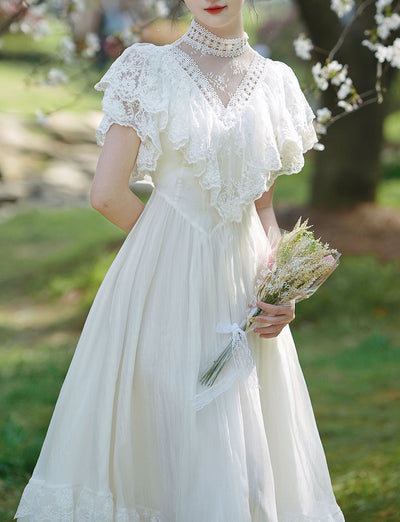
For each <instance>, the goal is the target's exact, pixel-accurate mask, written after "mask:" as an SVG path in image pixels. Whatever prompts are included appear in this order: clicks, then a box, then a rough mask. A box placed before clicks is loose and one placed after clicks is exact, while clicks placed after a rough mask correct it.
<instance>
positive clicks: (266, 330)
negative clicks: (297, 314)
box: [253, 300, 295, 339]
mask: <svg viewBox="0 0 400 522" xmlns="http://www.w3.org/2000/svg"><path fill="white" fill-rule="evenodd" d="M257 306H258V308H260V309H261V310H263V313H262V314H261V315H258V316H257V317H255V318H254V322H255V326H256V327H255V328H254V330H253V331H254V332H255V333H258V334H260V337H263V338H265V339H272V338H273V337H277V336H278V335H279V334H280V333H281V331H282V330H283V328H284V327H285V326H286V325H287V324H289V323H290V321H293V319H294V309H295V302H294V300H293V301H290V303H288V304H284V305H272V304H267V303H263V302H261V301H258V302H257Z"/></svg>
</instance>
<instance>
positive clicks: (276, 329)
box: [254, 324, 286, 338]
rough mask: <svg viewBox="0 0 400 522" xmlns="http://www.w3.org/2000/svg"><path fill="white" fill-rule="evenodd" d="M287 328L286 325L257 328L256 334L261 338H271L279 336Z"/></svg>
mask: <svg viewBox="0 0 400 522" xmlns="http://www.w3.org/2000/svg"><path fill="white" fill-rule="evenodd" d="M285 326H286V324H283V325H279V326H267V327H265V328H256V329H255V330H254V332H255V333H257V334H259V335H260V337H266V338H271V337H276V336H277V335H279V334H280V333H281V331H282V330H283V329H284V327H285Z"/></svg>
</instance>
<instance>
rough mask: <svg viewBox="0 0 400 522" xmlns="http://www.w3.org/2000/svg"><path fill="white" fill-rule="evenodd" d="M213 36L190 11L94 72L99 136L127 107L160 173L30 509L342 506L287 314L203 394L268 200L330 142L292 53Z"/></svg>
mask: <svg viewBox="0 0 400 522" xmlns="http://www.w3.org/2000/svg"><path fill="white" fill-rule="evenodd" d="M198 33H200V34H201V35H202V37H204V41H203V43H200V44H199V41H198V40H199V39H198V38H197V39H196V38H195V39H193V35H196V34H198ZM209 37H210V33H209V34H207V33H206V32H204V31H202V29H201V26H200V28H199V26H198V24H197V23H196V22H192V25H191V28H190V29H189V31H188V33H187V34H186V35H185V36H184V37H183V38H181V39H180V40H177V41H176V42H174V43H173V44H171V45H166V46H162V47H157V46H154V45H152V44H144V43H143V44H134V45H133V46H131V47H130V48H128V49H127V50H126V51H125V52H124V53H123V55H122V56H121V57H120V58H118V59H117V60H116V62H115V63H114V64H113V65H112V66H111V68H110V69H109V71H108V72H107V73H106V74H105V76H104V77H103V78H102V80H101V81H100V82H99V83H98V84H97V86H96V88H97V89H99V90H104V91H105V94H104V100H103V109H104V113H105V115H104V119H103V121H102V123H101V125H100V127H99V129H98V139H99V143H102V142H103V140H104V136H105V133H106V132H107V130H108V128H109V127H110V125H111V124H112V123H114V122H116V123H118V124H120V125H125V126H131V127H133V128H134V129H136V131H137V133H138V135H139V136H140V138H141V140H142V142H141V146H140V149H139V153H138V157H137V161H136V165H135V169H134V172H133V177H134V178H135V179H140V178H143V176H145V175H151V176H152V179H153V182H154V185H155V189H154V191H153V193H152V195H151V197H150V200H149V201H148V203H147V205H146V207H145V209H144V211H143V213H142V214H141V216H140V218H139V220H138V221H137V223H136V225H135V226H134V227H133V229H132V230H131V232H130V233H129V235H128V237H127V239H126V241H125V242H124V245H123V246H122V248H121V250H120V252H119V253H118V255H117V257H116V259H115V261H114V262H113V264H112V266H111V268H110V269H109V271H108V273H107V275H106V277H105V279H104V281H103V283H102V285H101V287H100V289H99V292H98V294H97V296H96V299H95V301H94V303H93V306H92V308H91V310H90V313H89V315H88V318H87V321H86V324H85V326H84V329H83V332H82V335H81V338H80V340H79V344H78V346H77V349H76V352H75V355H74V357H73V360H72V363H71V365H70V368H69V371H68V374H67V376H66V379H65V382H64V384H63V387H62V389H61V393H60V396H59V398H58V401H57V404H56V407H55V410H54V414H53V417H52V420H51V423H50V426H49V429H48V432H47V436H46V439H45V441H44V444H43V448H42V451H41V453H40V457H39V460H38V462H37V465H36V467H35V469H34V472H33V475H32V478H31V479H30V481H29V483H28V485H27V486H26V488H25V490H24V493H23V496H22V499H21V502H20V504H19V507H18V511H17V513H16V515H15V518H18V520H21V521H29V522H72V521H74V522H88V521H93V522H112V521H117V522H133V521H135V522H145V521H146V522H311V521H312V522H339V521H343V520H344V518H343V515H342V513H341V511H340V509H339V507H338V505H337V504H336V501H335V498H334V495H333V492H332V488H331V483H330V478H329V473H328V469H327V465H326V460H325V456H324V452H323V448H322V446H321V441H320V438H319V435H318V431H317V427H316V424H315V419H314V415H313V411H312V407H311V404H310V399H309V395H308V391H307V388H306V385H305V382H304V378H303V374H302V371H301V368H300V366H299V362H298V358H297V354H296V349H295V346H294V344H293V340H292V336H291V333H290V330H289V328H288V327H286V328H285V329H284V330H283V331H282V333H281V334H280V335H279V336H278V337H277V338H275V339H272V340H269V339H260V337H259V336H258V335H257V334H254V333H250V334H249V335H248V342H249V346H250V348H251V350H252V352H253V354H254V360H255V363H256V367H255V369H254V371H253V374H252V376H251V377H252V378H250V377H249V379H248V380H247V381H246V380H243V379H237V380H235V382H234V383H233V384H232V386H230V388H229V389H228V390H227V391H225V392H224V393H221V394H220V395H219V396H218V397H216V398H215V399H214V400H212V401H211V402H210V403H209V404H207V405H205V406H204V407H203V408H202V409H200V410H197V409H196V407H195V402H194V398H195V397H196V394H198V393H201V392H202V391H203V388H202V386H201V384H200V383H199V375H200V374H201V373H202V371H204V370H205V369H206V368H207V367H208V365H209V363H210V362H212V361H213V359H215V357H216V355H218V354H219V353H220V352H221V350H222V349H223V348H224V346H225V345H226V344H227V342H228V341H229V338H230V337H229V334H221V333H219V332H218V331H217V324H218V323H219V322H221V321H222V322H225V323H228V324H233V323H235V322H236V323H240V322H241V321H242V320H243V318H244V317H245V316H246V314H247V311H248V304H249V302H250V301H251V299H252V296H253V294H254V286H255V281H256V279H257V273H258V272H259V270H260V268H261V266H262V263H263V262H264V261H265V259H266V258H267V256H268V252H269V249H270V245H269V243H268V240H267V238H266V235H265V233H264V230H263V228H262V225H261V223H260V220H259V218H258V215H257V212H256V210H255V206H254V200H255V199H257V198H258V197H259V196H260V195H261V194H262V193H263V192H264V191H265V190H267V189H268V188H269V187H270V186H271V185H272V183H273V182H274V180H275V179H276V177H277V176H278V175H279V174H291V173H294V172H299V171H300V170H301V168H302V166H303V164H304V159H303V153H304V152H305V151H306V150H308V149H310V148H311V147H312V146H313V144H314V143H315V142H316V135H315V132H314V128H313V125H312V119H313V118H314V114H313V112H312V110H311V108H310V107H309V105H308V103H307V101H306V100H305V98H304V96H303V94H302V92H301V90H300V87H299V84H298V81H297V79H296V77H295V75H294V73H293V71H292V70H291V69H290V68H289V67H288V66H287V65H285V64H283V63H281V62H278V61H273V60H270V59H265V58H262V57H261V56H260V55H258V54H256V53H255V51H253V50H252V49H251V48H250V46H248V44H246V45H247V47H246V49H245V52H241V54H240V55H237V56H234V57H228V56H225V55H224V54H223V53H222V55H221V56H216V55H215V54H209V53H208V52H207V49H205V46H206V45H207V38H209ZM191 39H192V41H190V40H191ZM235 40H238V39H235ZM233 42H234V44H235V41H233ZM228 43H230V41H228ZM239 44H240V42H239ZM235 45H236V44H235ZM242 51H243V49H242ZM224 60H225V61H224ZM207 67H208V69H207ZM231 370H232V368H230V367H229V365H228V367H227V368H226V369H225V370H224V371H225V372H229V371H231ZM254 372H256V373H257V374H258V381H259V387H256V386H254V379H253V378H254Z"/></svg>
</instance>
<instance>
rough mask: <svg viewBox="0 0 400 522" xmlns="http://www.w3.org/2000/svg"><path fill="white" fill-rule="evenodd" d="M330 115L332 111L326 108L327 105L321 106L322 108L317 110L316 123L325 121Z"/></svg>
mask: <svg viewBox="0 0 400 522" xmlns="http://www.w3.org/2000/svg"><path fill="white" fill-rule="evenodd" d="M331 117H332V112H331V111H330V110H329V109H328V107H323V108H322V109H318V110H317V122H318V123H326V122H327V121H328V120H330V119H331Z"/></svg>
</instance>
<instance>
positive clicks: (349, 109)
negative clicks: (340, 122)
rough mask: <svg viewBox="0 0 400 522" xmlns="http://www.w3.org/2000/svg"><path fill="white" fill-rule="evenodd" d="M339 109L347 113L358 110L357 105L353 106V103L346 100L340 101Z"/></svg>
mask: <svg viewBox="0 0 400 522" xmlns="http://www.w3.org/2000/svg"><path fill="white" fill-rule="evenodd" d="M338 107H341V108H342V109H344V110H345V111H346V112H352V111H354V109H355V108H356V107H355V105H352V104H351V103H348V102H346V101H344V100H340V101H338Z"/></svg>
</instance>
